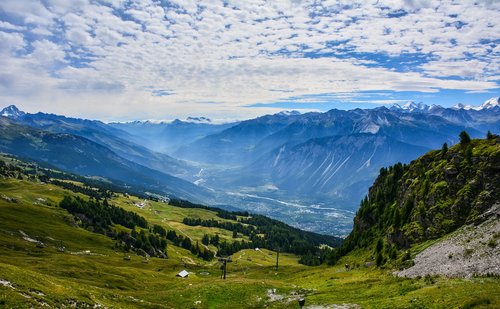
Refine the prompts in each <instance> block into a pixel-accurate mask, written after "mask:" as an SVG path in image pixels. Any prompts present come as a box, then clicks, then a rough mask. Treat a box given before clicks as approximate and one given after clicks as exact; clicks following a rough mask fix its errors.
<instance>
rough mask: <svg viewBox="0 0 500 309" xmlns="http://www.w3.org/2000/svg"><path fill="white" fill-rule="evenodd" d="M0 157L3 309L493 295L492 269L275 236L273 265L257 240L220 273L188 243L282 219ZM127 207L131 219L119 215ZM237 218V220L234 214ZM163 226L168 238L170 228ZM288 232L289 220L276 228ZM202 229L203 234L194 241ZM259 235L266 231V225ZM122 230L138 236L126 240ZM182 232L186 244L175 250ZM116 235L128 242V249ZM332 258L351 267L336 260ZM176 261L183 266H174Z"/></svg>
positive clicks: (461, 301) (417, 301) (365, 302)
mask: <svg viewBox="0 0 500 309" xmlns="http://www.w3.org/2000/svg"><path fill="white" fill-rule="evenodd" d="M0 162H3V163H1V164H0V171H1V176H0V223H1V227H0V306H2V307H5V308H31V307H47V308H61V307H78V308H91V307H101V308H186V307H193V308H235V307H245V308H262V307H268V308H296V306H297V299H298V298H299V297H305V298H306V304H307V305H308V306H312V307H315V308H338V307H339V306H343V308H359V307H363V308H365V307H366V308H372V307H374V308H387V307H391V308H399V307H401V308H404V307H408V305H412V306H417V307H425V308H434V307H436V308H437V307H439V308H442V307H443V306H444V307H458V306H469V307H471V306H474V305H475V304H483V305H484V304H486V305H488V304H490V305H491V306H495V305H498V304H500V298H499V297H498V296H495V295H496V293H495V291H497V290H498V280H497V279H495V278H472V279H468V280H460V279H452V280H450V279H439V278H436V279H432V280H428V279H426V278H424V279H419V278H417V279H397V278H394V277H393V276H392V275H390V274H389V273H387V272H385V271H383V270H380V269H378V268H374V267H366V266H363V265H359V260H360V259H361V258H362V256H361V257H360V256H357V255H356V254H352V255H348V256H346V257H344V258H342V260H341V261H340V263H339V264H338V265H337V266H333V267H332V266H327V265H324V264H323V265H321V266H316V267H310V266H305V265H302V264H299V263H298V262H299V257H298V256H297V255H294V254H290V253H285V252H283V251H285V250H286V249H285V247H282V248H281V253H280V255H279V268H278V269H276V252H273V251H270V250H267V249H262V248H259V249H258V250H257V249H256V248H255V249H243V250H239V251H237V252H235V253H233V254H231V258H232V262H230V263H228V266H227V268H228V273H227V279H226V280H223V279H221V270H220V265H221V264H220V263H219V262H218V261H217V260H215V259H211V258H210V257H208V258H207V257H206V256H204V255H203V254H199V251H197V248H198V246H199V248H200V249H201V248H207V249H209V250H211V251H215V250H217V246H216V245H215V244H214V243H213V241H212V240H213V239H214V238H218V239H219V243H224V242H225V243H228V244H234V243H237V242H239V243H242V242H243V241H245V242H249V241H250V237H248V236H247V235H245V234H244V233H239V232H237V233H236V235H234V232H233V231H230V230H228V229H226V227H228V226H231V225H232V224H244V225H245V226H247V224H250V225H248V226H253V227H254V228H256V229H263V228H265V226H266V225H267V226H270V227H271V229H272V228H273V226H274V225H276V228H279V229H282V228H286V227H284V226H282V225H280V224H279V223H278V222H276V221H273V220H266V219H265V218H262V217H261V216H256V217H255V218H256V219H259V220H258V221H261V220H264V222H267V223H266V224H262V225H261V224H259V222H257V221H254V222H248V220H249V219H251V217H249V214H247V213H230V212H225V211H222V210H217V209H213V208H209V207H204V206H201V205H196V204H192V203H189V202H186V201H180V200H173V201H170V205H169V204H167V203H165V202H162V201H160V200H162V199H164V198H162V197H161V196H159V195H153V196H149V197H148V196H146V195H145V196H140V197H139V196H134V195H132V194H128V193H126V192H125V191H123V190H124V189H125V188H123V187H120V186H115V185H114V184H112V183H102V182H100V181H99V180H96V179H89V178H85V177H81V176H76V175H70V174H66V173H63V172H60V171H56V170H53V169H46V168H44V167H42V166H39V165H37V164H34V163H26V162H22V161H19V160H18V159H15V158H12V157H10V156H2V157H1V160H0ZM137 194H139V193H137ZM90 196H91V197H92V198H90ZM68 198H70V199H71V200H73V201H75V200H78V199H80V202H79V204H81V205H86V204H88V205H91V207H94V208H95V209H98V210H99V211H100V212H101V214H100V215H99V216H98V217H93V216H92V213H85V211H84V210H79V211H74V210H71V209H70V208H68V207H66V206H65V205H64V202H63V203H61V202H62V201H64V200H65V199H68ZM98 201H99V202H98ZM77 204H78V203H77ZM105 204H108V205H114V206H116V207H119V208H120V209H122V210H119V209H117V208H114V207H111V206H106V207H104V206H105ZM174 205H177V206H174ZM67 209H68V210H69V211H70V212H68V211H67ZM107 210H112V212H109V211H107ZM102 211H104V213H102ZM103 214H104V215H103ZM127 217H129V218H131V221H128V220H125V221H123V220H121V219H120V218H127ZM186 218H190V220H192V221H193V220H201V221H203V222H214V221H216V222H219V224H220V226H202V225H187V224H184V219H186ZM245 218H246V220H247V221H246V222H245V221H244V220H243V221H242V220H241V219H245ZM101 219H102V220H101ZM235 219H236V220H235ZM127 222H129V223H127ZM130 222H132V225H133V226H135V227H134V228H133V229H132V228H130ZM133 222H135V223H133ZM244 222H245V223H244ZM186 223H187V222H186ZM224 224H227V225H226V226H225V227H224ZM254 224H255V225H254ZM127 225H128V226H129V227H127ZM141 226H142V227H141ZM144 226H147V228H144ZM134 230H135V234H134V232H133V231H134ZM162 230H164V231H165V234H166V235H165V236H163V232H162ZM173 232H175V235H176V237H175V239H173V238H172V237H170V238H169V235H174V234H173ZM264 233H265V232H264ZM296 233H299V234H300V231H297V230H295V229H289V230H288V231H286V230H283V231H282V232H280V233H277V234H278V235H282V236H283V237H286V236H287V235H288V234H289V235H291V236H293V235H296ZM275 234H276V233H275V231H272V232H271V234H270V235H275ZM126 235H130V236H126ZM141 235H144V236H147V237H146V238H144V237H142V236H141ZM307 235H309V236H307ZM124 236H126V237H124ZM206 236H208V238H209V243H208V245H204V244H203V242H204V239H205V238H206ZM214 236H217V237H214ZM234 236H236V238H234ZM261 236H263V240H265V239H266V237H265V234H264V235H262V234H261ZM304 236H306V237H313V236H314V235H311V233H307V234H306V235H304ZM129 237H131V238H129ZM163 237H165V238H166V239H167V242H166V248H165V249H164V253H165V256H162V255H161V254H152V255H150V256H149V257H147V255H146V254H145V253H146V251H147V252H150V251H149V250H150V249H148V248H149V247H148V246H143V245H145V244H146V245H147V244H148V243H149V244H154V243H155V240H154V239H160V241H159V242H157V243H159V244H160V245H161V243H162V241H161V239H164V238H163ZM181 238H182V240H179V239H181ZM131 239H135V240H141V242H139V243H138V242H134V243H133V244H132V243H131V242H129V240H131ZM146 239H148V240H146ZM171 239H172V240H171ZM187 240H189V243H190V244H191V248H190V249H186V247H187V245H186V243H188V241H187ZM309 240H310V241H314V239H309ZM309 240H308V241H309ZM271 241H272V240H271ZM321 241H325V239H322V240H321ZM127 244H132V246H128V249H127ZM193 245H194V246H193ZM264 245H265V244H264ZM271 246H273V245H272V244H271ZM156 249H158V248H156ZM127 250H128V251H127ZM202 251H204V250H202ZM150 253H152V252H150ZM343 263H348V264H350V265H352V268H351V269H350V270H346V269H345V268H344V266H343V265H344V264H343ZM183 269H186V270H187V271H188V272H189V277H188V278H184V279H183V278H179V277H176V274H177V273H178V272H179V271H181V270H183ZM478 285H481V289H477V286H478ZM242 299H244V300H245V303H244V304H242Z"/></svg>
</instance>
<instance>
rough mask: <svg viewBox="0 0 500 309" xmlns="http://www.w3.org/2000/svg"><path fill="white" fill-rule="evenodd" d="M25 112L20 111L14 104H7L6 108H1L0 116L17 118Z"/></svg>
mask: <svg viewBox="0 0 500 309" xmlns="http://www.w3.org/2000/svg"><path fill="white" fill-rule="evenodd" d="M25 114H26V113H25V112H23V111H20V110H19V109H18V108H17V107H16V106H15V105H9V106H7V107H6V108H4V109H2V111H0V116H3V117H9V118H12V119H17V118H19V117H22V116H24V115H25Z"/></svg>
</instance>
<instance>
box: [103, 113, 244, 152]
mask: <svg viewBox="0 0 500 309" xmlns="http://www.w3.org/2000/svg"><path fill="white" fill-rule="evenodd" d="M236 124H237V123H224V124H214V123H212V122H211V120H210V119H208V118H205V117H189V118H188V119H187V120H186V121H182V120H179V119H176V120H174V121H172V122H159V123H155V122H151V121H134V122H125V123H110V124H109V125H110V126H112V127H114V128H117V129H120V130H122V131H125V132H127V133H128V134H130V136H131V139H132V140H133V141H134V142H135V143H137V144H140V145H142V146H144V147H147V148H149V149H151V150H153V151H157V152H161V153H166V154H173V153H174V152H175V151H177V149H178V148H179V147H181V146H184V145H188V144H190V143H192V142H194V141H196V140H198V139H202V138H204V137H206V136H208V135H212V134H217V133H219V132H222V131H224V130H225V129H228V128H230V127H232V126H234V125H236Z"/></svg>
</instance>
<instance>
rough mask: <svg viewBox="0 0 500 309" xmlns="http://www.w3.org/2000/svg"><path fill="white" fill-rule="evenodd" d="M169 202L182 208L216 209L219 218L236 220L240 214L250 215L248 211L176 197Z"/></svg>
mask: <svg viewBox="0 0 500 309" xmlns="http://www.w3.org/2000/svg"><path fill="white" fill-rule="evenodd" d="M169 204H170V205H172V206H176V207H180V208H198V209H206V210H210V211H215V212H216V213H217V216H218V217H219V218H222V219H229V220H235V221H236V220H237V219H238V216H241V217H248V216H249V215H250V214H249V213H248V211H228V210H225V209H221V208H218V207H212V206H206V205H201V204H196V203H191V202H190V201H186V200H181V199H176V198H172V199H170V201H169Z"/></svg>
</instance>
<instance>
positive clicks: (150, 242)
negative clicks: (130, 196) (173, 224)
mask: <svg viewBox="0 0 500 309" xmlns="http://www.w3.org/2000/svg"><path fill="white" fill-rule="evenodd" d="M59 207H61V208H63V209H66V210H67V211H68V212H69V213H71V214H72V215H73V216H74V217H75V218H76V219H77V222H78V223H79V225H80V226H82V227H83V228H86V229H88V230H90V231H92V232H95V233H100V234H104V235H106V236H109V237H112V238H115V239H117V240H119V241H121V244H120V245H121V247H122V248H123V249H125V250H132V251H135V252H136V253H138V254H142V255H145V253H147V254H148V255H150V256H155V257H162V258H165V257H166V248H167V241H166V237H165V236H166V232H165V231H164V230H163V231H162V232H160V233H159V231H160V229H159V228H161V227H159V228H158V226H157V227H154V228H152V229H149V230H148V222H147V221H146V219H144V218H143V217H141V216H139V215H138V214H136V213H134V212H131V211H126V210H124V209H123V208H120V207H117V206H114V205H109V204H108V202H107V200H104V202H100V201H98V200H92V199H91V200H84V199H82V198H80V197H78V196H77V197H70V196H65V197H64V198H63V200H62V201H61V202H60V203H59ZM113 224H119V225H122V226H124V227H127V228H129V229H131V230H132V231H131V232H130V233H128V232H125V231H120V232H116V231H115V229H114V228H113ZM136 228H138V229H140V231H139V232H137V231H136ZM162 234H165V235H162Z"/></svg>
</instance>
